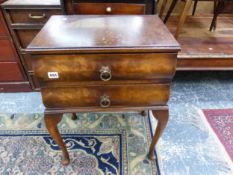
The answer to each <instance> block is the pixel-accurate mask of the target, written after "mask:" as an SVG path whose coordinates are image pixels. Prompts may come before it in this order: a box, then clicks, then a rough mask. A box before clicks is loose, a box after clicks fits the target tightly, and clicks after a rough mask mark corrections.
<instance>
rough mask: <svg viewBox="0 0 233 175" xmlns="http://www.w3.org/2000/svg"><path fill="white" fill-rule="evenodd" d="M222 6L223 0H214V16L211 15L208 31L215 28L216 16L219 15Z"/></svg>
mask: <svg viewBox="0 0 233 175" xmlns="http://www.w3.org/2000/svg"><path fill="white" fill-rule="evenodd" d="M223 6H224V1H223V0H216V2H215V7H214V16H213V19H212V22H211V25H210V29H209V31H212V30H213V29H215V28H216V24H217V17H218V15H219V13H220V12H221V10H222V8H223Z"/></svg>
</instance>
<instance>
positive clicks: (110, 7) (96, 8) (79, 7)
mask: <svg viewBox="0 0 233 175" xmlns="http://www.w3.org/2000/svg"><path fill="white" fill-rule="evenodd" d="M73 9H74V11H75V13H76V14H92V15H94V14H96V15H98V14H135V15H136V14H145V5H144V4H128V3H74V4H73Z"/></svg>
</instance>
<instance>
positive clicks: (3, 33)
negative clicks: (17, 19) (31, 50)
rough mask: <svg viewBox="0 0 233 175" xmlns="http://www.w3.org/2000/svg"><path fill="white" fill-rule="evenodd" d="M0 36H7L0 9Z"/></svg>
mask: <svg viewBox="0 0 233 175" xmlns="http://www.w3.org/2000/svg"><path fill="white" fill-rule="evenodd" d="M0 36H8V32H7V28H6V23H5V21H4V18H3V14H2V12H1V11H0Z"/></svg>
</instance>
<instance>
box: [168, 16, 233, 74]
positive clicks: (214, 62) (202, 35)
mask: <svg viewBox="0 0 233 175" xmlns="http://www.w3.org/2000/svg"><path fill="white" fill-rule="evenodd" d="M177 20H178V18H177V17H176V16H172V17H171V18H170V19H169V21H168V22H167V26H168V28H169V30H170V31H171V32H172V33H173V34H174V33H175V30H176V24H177ZM211 20H212V16H204V17H203V16H188V18H187V20H186V21H185V24H184V27H183V28H182V30H181V33H180V35H179V37H178V38H177V40H178V41H179V43H180V44H181V48H182V49H181V52H180V53H179V54H178V70H233V16H232V15H227V16H220V17H219V18H218V20H217V28H216V30H213V31H209V27H210V23H211Z"/></svg>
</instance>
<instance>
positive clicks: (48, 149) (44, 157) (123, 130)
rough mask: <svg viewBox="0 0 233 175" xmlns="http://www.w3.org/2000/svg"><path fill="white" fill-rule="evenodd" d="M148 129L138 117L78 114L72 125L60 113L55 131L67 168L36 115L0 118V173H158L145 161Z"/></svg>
mask: <svg viewBox="0 0 233 175" xmlns="http://www.w3.org/2000/svg"><path fill="white" fill-rule="evenodd" d="M16 128H17V130H15V129H16ZM150 128H151V127H150V121H149V118H148V117H143V116H141V115H140V114H138V113H124V114H120V113H105V114H101V113H98V114H92V113H89V114H86V113H81V114H78V119H77V120H75V121H73V120H71V115H70V114H65V115H64V116H63V120H62V122H61V123H60V124H59V129H60V130H61V133H62V135H63V139H64V142H65V144H66V146H67V147H68V150H69V153H70V157H71V164H70V165H69V166H67V167H64V166H62V165H61V164H60V160H61V152H60V150H59V148H58V146H57V145H56V144H55V143H54V141H53V139H51V137H50V136H49V135H48V133H47V131H46V130H45V128H44V123H43V115H42V114H17V115H12V114H11V115H10V114H9V115H8V114H0V165H1V166H0V174H3V175H5V174H33V175H35V174H78V175H103V174H105V175H127V174H132V175H159V174H160V173H159V168H158V163H157V162H156V161H152V162H151V161H149V160H148V159H147V153H148V148H149V144H150V140H151V130H150Z"/></svg>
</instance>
